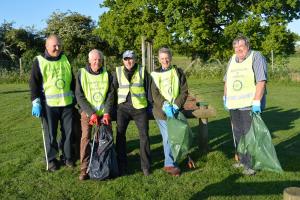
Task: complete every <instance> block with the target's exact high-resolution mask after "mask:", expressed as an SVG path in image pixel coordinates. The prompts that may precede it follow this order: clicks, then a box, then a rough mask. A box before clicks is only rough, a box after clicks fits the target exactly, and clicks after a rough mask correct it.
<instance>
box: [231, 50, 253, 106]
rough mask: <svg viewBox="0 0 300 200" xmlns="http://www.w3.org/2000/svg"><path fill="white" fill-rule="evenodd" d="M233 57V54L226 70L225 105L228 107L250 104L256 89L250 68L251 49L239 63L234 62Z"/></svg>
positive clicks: (251, 59) (251, 60)
mask: <svg viewBox="0 0 300 200" xmlns="http://www.w3.org/2000/svg"><path fill="white" fill-rule="evenodd" d="M235 57H236V55H235V54H234V55H233V56H232V58H231V62H230V64H229V67H228V70H227V81H226V86H227V88H226V89H227V94H226V106H227V108H228V109H239V108H245V107H248V106H251V105H252V101H253V98H254V95H255V91H256V86H255V76H254V72H253V68H252V62H253V51H252V52H251V54H250V55H249V56H248V57H247V58H246V59H245V60H244V61H243V62H241V63H238V62H236V60H235Z"/></svg>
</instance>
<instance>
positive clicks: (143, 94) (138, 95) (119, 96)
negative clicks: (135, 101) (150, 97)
mask: <svg viewBox="0 0 300 200" xmlns="http://www.w3.org/2000/svg"><path fill="white" fill-rule="evenodd" d="M131 95H132V96H135V97H145V96H146V94H145V93H141V94H132V93H131ZM127 96H128V95H123V94H118V98H119V99H121V98H123V99H126V98H127Z"/></svg>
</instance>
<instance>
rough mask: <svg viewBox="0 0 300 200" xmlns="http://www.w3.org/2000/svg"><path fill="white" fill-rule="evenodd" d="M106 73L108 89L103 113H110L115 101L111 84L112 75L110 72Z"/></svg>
mask: <svg viewBox="0 0 300 200" xmlns="http://www.w3.org/2000/svg"><path fill="white" fill-rule="evenodd" d="M107 73H108V80H109V82H108V84H109V86H108V90H107V94H106V98H105V108H104V113H108V114H112V109H113V106H114V102H115V88H114V85H113V76H112V75H111V73H110V72H107Z"/></svg>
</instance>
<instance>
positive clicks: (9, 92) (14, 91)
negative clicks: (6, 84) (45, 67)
mask: <svg viewBox="0 0 300 200" xmlns="http://www.w3.org/2000/svg"><path fill="white" fill-rule="evenodd" d="M22 92H29V90H12V91H5V92H0V94H12V93H22Z"/></svg>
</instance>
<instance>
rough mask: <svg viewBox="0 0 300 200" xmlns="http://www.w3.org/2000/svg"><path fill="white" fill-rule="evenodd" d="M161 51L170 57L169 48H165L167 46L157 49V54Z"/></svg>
mask: <svg viewBox="0 0 300 200" xmlns="http://www.w3.org/2000/svg"><path fill="white" fill-rule="evenodd" d="M161 53H166V54H168V55H169V58H170V59H172V52H171V50H170V49H169V48H167V47H163V48H160V49H159V50H158V55H159V54H161Z"/></svg>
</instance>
